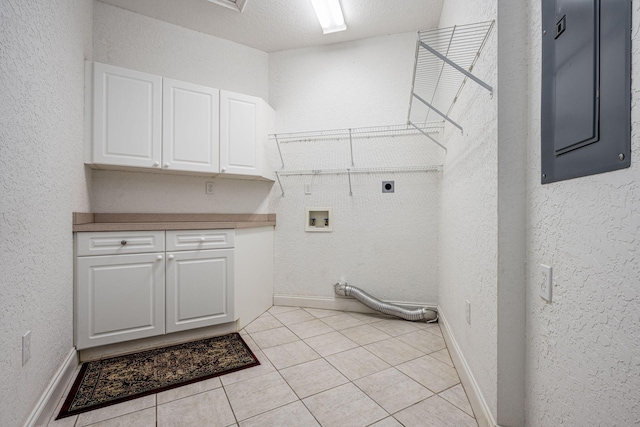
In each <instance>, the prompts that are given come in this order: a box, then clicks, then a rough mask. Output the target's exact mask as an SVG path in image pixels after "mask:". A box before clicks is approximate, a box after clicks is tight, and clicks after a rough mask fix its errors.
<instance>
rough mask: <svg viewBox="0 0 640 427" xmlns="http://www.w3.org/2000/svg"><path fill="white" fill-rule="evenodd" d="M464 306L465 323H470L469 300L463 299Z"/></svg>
mask: <svg viewBox="0 0 640 427" xmlns="http://www.w3.org/2000/svg"><path fill="white" fill-rule="evenodd" d="M465 307H466V317H467V323H468V324H469V325H470V324H471V303H470V302H469V300H465Z"/></svg>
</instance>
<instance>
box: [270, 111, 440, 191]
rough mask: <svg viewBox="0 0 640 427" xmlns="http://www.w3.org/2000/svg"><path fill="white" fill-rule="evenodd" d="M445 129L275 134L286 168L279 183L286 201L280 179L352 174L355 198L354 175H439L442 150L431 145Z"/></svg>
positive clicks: (405, 127)
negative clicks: (412, 173) (411, 173)
mask: <svg viewBox="0 0 640 427" xmlns="http://www.w3.org/2000/svg"><path fill="white" fill-rule="evenodd" d="M443 128H444V122H442V121H440V122H430V123H420V124H413V123H410V124H403V125H389V126H373V127H361V128H351V129H332V130H322V131H311V132H295V133H279V134H272V135H269V139H270V140H271V141H274V142H275V145H276V147H277V148H278V154H279V155H280V161H281V163H282V166H281V167H280V170H278V171H276V172H275V175H276V180H277V181H278V184H279V185H280V188H281V190H282V195H283V196H284V194H285V192H284V187H283V184H282V180H281V179H280V178H281V177H287V176H289V177H291V176H308V175H311V176H315V175H348V178H349V179H348V182H349V194H350V195H351V194H353V193H352V187H351V175H355V174H376V173H403V172H441V171H442V163H443V154H442V150H440V149H439V148H438V147H435V146H434V145H432V144H431V143H429V141H428V140H429V139H430V140H433V141H435V139H434V137H433V136H432V135H437V134H438V133H440V132H441V131H442V130H443ZM295 143H298V144H295ZM436 143H437V141H436ZM438 145H440V144H439V143H438ZM441 147H442V146H441ZM442 148H444V147H442ZM283 152H284V153H285V155H284V156H283ZM285 160H286V164H287V168H285Z"/></svg>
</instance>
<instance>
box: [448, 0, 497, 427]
mask: <svg viewBox="0 0 640 427" xmlns="http://www.w3.org/2000/svg"><path fill="white" fill-rule="evenodd" d="M496 15H497V2H496V1H495V0H485V1H481V2H468V1H457V0H447V1H445V3H444V6H443V10H442V15H441V18H440V25H439V26H440V27H441V28H444V27H450V26H453V25H459V24H470V23H476V22H481V21H489V20H493V19H495V18H496ZM497 40H498V39H497V28H495V27H494V29H493V31H492V33H491V34H490V36H489V39H488V42H487V44H486V46H485V47H484V50H483V51H482V54H481V56H480V58H479V60H478V62H477V64H476V66H475V67H474V70H473V73H474V74H475V75H476V76H478V77H479V78H480V79H482V80H483V81H485V82H486V83H488V84H490V85H492V86H493V87H494V88H495V89H497V79H498V70H497V61H498V53H497ZM498 96H499V94H497V93H496V94H494V96H493V97H491V96H490V95H489V92H488V91H486V90H485V89H484V88H482V87H481V86H479V85H477V84H474V83H473V82H467V84H466V85H465V87H464V89H463V91H462V93H461V96H460V98H459V99H458V102H457V103H456V106H455V107H454V108H453V110H452V111H451V115H452V116H453V117H454V119H455V120H456V121H458V122H459V123H460V124H461V125H462V126H463V128H464V135H461V134H460V131H459V130H457V129H456V128H454V127H453V126H450V125H449V126H447V128H446V133H445V134H446V137H447V138H446V145H447V155H446V159H445V162H444V171H443V175H442V199H441V206H440V229H439V232H440V254H439V256H440V287H439V293H440V300H439V305H440V307H441V309H442V312H443V314H444V316H445V318H446V321H447V323H448V326H449V328H450V330H451V333H452V335H453V336H454V338H455V340H456V342H457V343H458V345H459V346H460V350H461V352H462V354H463V356H464V357H465V359H466V361H467V363H468V364H469V368H470V370H471V373H472V375H473V377H474V378H475V381H476V382H477V384H478V387H479V388H480V391H481V393H482V395H483V397H484V399H485V400H486V405H487V406H488V408H489V411H490V412H491V414H492V417H493V418H494V419H495V418H496V411H497V398H496V395H497V383H496V378H497V345H498V343H497V334H498V330H497V329H498V325H497V251H498V245H497V233H498V218H497V213H498V198H497V190H498V188H497V184H498V181H497V180H498V150H497V148H498V123H497V121H498V115H497V114H498V111H497V108H498V106H497V102H498ZM466 300H468V301H469V302H470V303H471V324H470V325H469V324H467V322H466V315H465V313H466V307H465V301H466Z"/></svg>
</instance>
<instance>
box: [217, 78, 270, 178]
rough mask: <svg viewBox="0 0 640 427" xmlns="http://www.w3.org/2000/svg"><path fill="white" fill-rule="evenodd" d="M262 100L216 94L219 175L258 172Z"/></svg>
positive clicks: (229, 93)
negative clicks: (218, 132)
mask: <svg viewBox="0 0 640 427" xmlns="http://www.w3.org/2000/svg"><path fill="white" fill-rule="evenodd" d="M262 103H263V101H262V99H260V98H256V97H254V96H249V95H242V94H239V93H233V92H228V91H225V90H222V91H220V172H221V173H229V174H238V175H255V176H259V175H261V173H262V168H261V164H260V160H261V157H262V151H261V150H262V143H263V139H262V138H261V132H262V130H263V125H262V116H263V114H262V108H263V107H262Z"/></svg>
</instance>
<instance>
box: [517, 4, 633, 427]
mask: <svg viewBox="0 0 640 427" xmlns="http://www.w3.org/2000/svg"><path fill="white" fill-rule="evenodd" d="M527 7H528V12H529V24H528V40H529V47H528V50H527V54H528V56H529V58H530V61H529V78H528V94H529V103H528V108H529V111H530V113H529V123H528V132H529V138H528V141H527V202H528V206H527V210H528V212H529V217H528V224H527V230H528V233H527V240H528V242H529V244H528V256H527V266H528V269H527V270H528V271H527V286H526V289H527V318H526V324H527V344H528V348H527V388H526V392H527V405H526V414H527V424H528V425H531V426H546V425H620V426H630V425H638V424H640V353H639V349H640V314H639V313H640V262H639V261H638V260H639V258H638V248H639V247H640V246H639V244H638V243H639V242H638V231H639V230H640V214H639V212H640V167H639V166H638V165H639V163H638V160H639V158H640V135H639V133H638V129H640V127H639V125H640V108H638V102H640V92H639V90H640V86H639V85H638V81H639V80H640V67H639V65H640V43H639V42H640V36H638V34H639V31H640V5H639V4H638V3H637V2H634V3H633V28H632V34H633V42H632V44H633V56H632V90H631V95H632V155H631V159H632V160H631V167H630V168H629V169H624V170H620V171H615V172H608V173H604V174H599V175H593V176H589V177H584V178H577V179H572V180H568V181H562V182H556V183H553V184H548V185H541V184H540V113H539V112H540V58H541V36H540V28H541V17H540V2H538V1H531V0H530V1H528V2H527ZM540 264H548V265H551V266H552V267H553V282H554V287H553V303H551V304H546V303H545V302H544V301H543V300H542V299H541V298H540V297H539V296H538V289H539V284H540V280H541V273H540V270H539V265H540Z"/></svg>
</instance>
